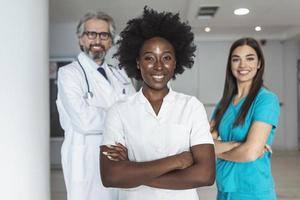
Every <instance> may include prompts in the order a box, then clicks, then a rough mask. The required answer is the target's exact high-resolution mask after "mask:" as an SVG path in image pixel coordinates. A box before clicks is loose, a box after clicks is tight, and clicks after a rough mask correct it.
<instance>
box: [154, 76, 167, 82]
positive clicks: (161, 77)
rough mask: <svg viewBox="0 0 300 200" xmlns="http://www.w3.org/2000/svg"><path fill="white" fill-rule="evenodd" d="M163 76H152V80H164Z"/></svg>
mask: <svg viewBox="0 0 300 200" xmlns="http://www.w3.org/2000/svg"><path fill="white" fill-rule="evenodd" d="M164 77H165V76H164V75H152V78H153V79H154V80H156V81H161V80H163V79H164Z"/></svg>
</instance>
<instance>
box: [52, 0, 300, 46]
mask: <svg viewBox="0 0 300 200" xmlns="http://www.w3.org/2000/svg"><path fill="white" fill-rule="evenodd" d="M49 1H50V23H76V22H77V21H78V20H79V19H80V18H81V16H82V15H83V14H85V13H86V12H87V11H91V10H101V11H105V12H107V13H108V14H110V15H111V16H112V17H113V18H114V20H115V22H116V26H117V31H118V32H120V31H121V30H122V29H123V28H124V27H125V25H126V22H127V21H128V20H129V19H131V18H133V17H136V16H139V15H141V13H142V10H143V7H144V6H145V5H148V6H149V7H151V8H154V9H156V10H158V11H170V12H179V13H180V16H181V18H182V20H184V21H188V22H189V23H190V25H191V26H192V27H193V31H194V33H195V35H196V39H197V40H207V39H208V40H209V39H213V40H222V39H231V38H232V39H235V38H237V37H241V36H252V37H256V38H260V39H280V40H285V39H289V38H292V37H295V36H299V35H300V11H299V10H300V0H286V1H283V0H151V1H150V0H49ZM200 6H219V9H218V11H217V13H216V15H215V16H214V17H213V18H211V19H202V20H199V19H197V17H196V16H197V12H198V9H199V7H200ZM239 7H246V8H248V9H250V13H249V14H248V15H245V16H235V15H234V14H233V10H234V9H236V8H239ZM257 25H259V26H261V27H262V31H260V32H256V31H255V30H254V27H255V26H257ZM206 26H209V27H210V28H211V32H209V33H206V32H205V31H204V27H206Z"/></svg>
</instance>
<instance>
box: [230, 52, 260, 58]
mask: <svg viewBox="0 0 300 200" xmlns="http://www.w3.org/2000/svg"><path fill="white" fill-rule="evenodd" d="M249 56H255V54H253V53H250V54H247V55H246V57H249ZM231 57H238V58H239V57H240V56H238V55H235V54H234V55H232V56H231Z"/></svg>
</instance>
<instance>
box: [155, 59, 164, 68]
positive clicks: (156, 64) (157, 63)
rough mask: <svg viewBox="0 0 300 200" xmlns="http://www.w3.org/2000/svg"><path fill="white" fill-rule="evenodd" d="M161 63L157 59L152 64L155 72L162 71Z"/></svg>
mask: <svg viewBox="0 0 300 200" xmlns="http://www.w3.org/2000/svg"><path fill="white" fill-rule="evenodd" d="M162 68H163V63H162V61H161V60H159V59H157V61H156V62H155V63H154V69H155V70H162Z"/></svg>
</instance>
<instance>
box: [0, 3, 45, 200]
mask: <svg viewBox="0 0 300 200" xmlns="http://www.w3.org/2000/svg"><path fill="white" fill-rule="evenodd" d="M48 10H49V8H48V1H47V0H28V1H23V0H11V1H5V3H4V1H1V7H0V19H1V21H2V24H1V31H0V43H1V48H0V58H1V67H0V74H1V75H2V77H1V79H0V91H1V93H0V124H1V126H0V136H1V140H0V158H1V161H0V162H1V164H0V177H1V178H0V188H1V189H0V196H1V197H0V198H1V199H3V200H4V199H5V200H20V199H22V200H50V170H49V161H50V159H49V116H50V114H49V82H48V81H47V79H48V68H47V66H48V55H49V52H48V21H49V20H48Z"/></svg>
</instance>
